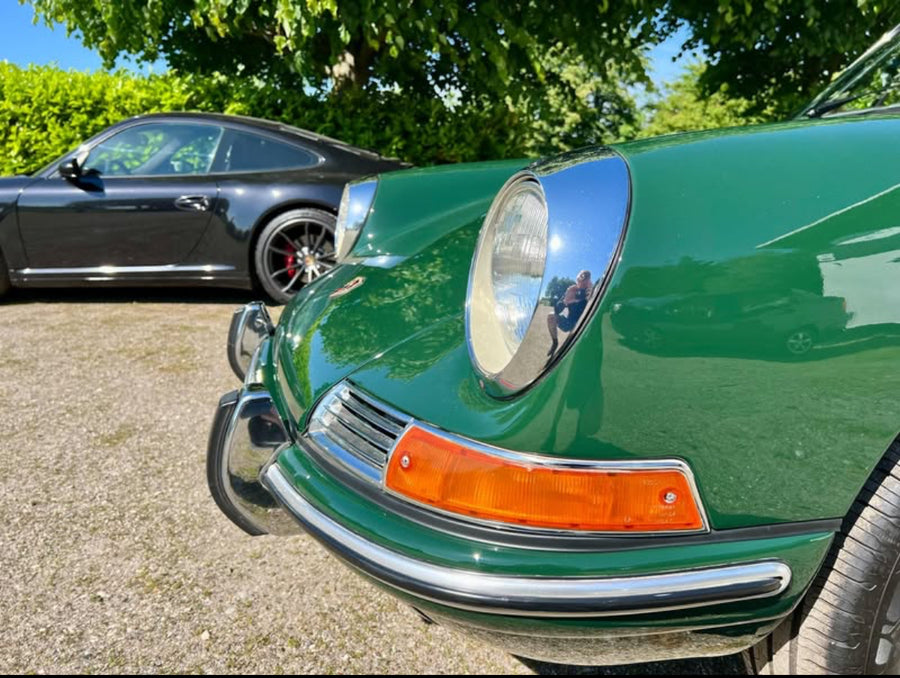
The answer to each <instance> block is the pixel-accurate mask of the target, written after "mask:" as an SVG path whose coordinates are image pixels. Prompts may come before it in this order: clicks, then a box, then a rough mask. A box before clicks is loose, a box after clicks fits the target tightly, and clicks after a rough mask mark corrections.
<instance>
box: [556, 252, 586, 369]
mask: <svg viewBox="0 0 900 678" xmlns="http://www.w3.org/2000/svg"><path fill="white" fill-rule="evenodd" d="M592 286H593V284H592V282H591V272H590V271H588V270H584V271H581V272H580V273H579V274H578V277H577V278H575V284H574V285H571V286H569V288H568V289H567V290H566V293H565V294H564V295H563V297H562V299H560V300H559V301H557V302H556V305H555V306H554V309H553V313H551V314H550V315H549V316H547V329H548V330H549V331H550V342H551V343H550V350H549V351H547V355H548V356H550V357H553V354H554V353H556V349H557V348H558V347H559V330H562V331H563V332H571V331H572V329H574V327H575V325H577V324H578V320H579V319H580V318H581V314H582V313H584V309H585V308H587V303H588V298H589V297H590V294H591V288H592Z"/></svg>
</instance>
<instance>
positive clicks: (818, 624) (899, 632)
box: [745, 441, 900, 675]
mask: <svg viewBox="0 0 900 678" xmlns="http://www.w3.org/2000/svg"><path fill="white" fill-rule="evenodd" d="M745 657H746V659H747V664H748V669H750V671H751V673H756V674H759V675H799V674H806V675H809V674H835V673H837V674H856V675H898V674H900V442H898V441H895V442H894V444H893V445H892V446H891V449H890V451H889V452H888V453H887V455H885V457H884V459H882V461H881V463H880V464H879V465H878V467H877V468H876V469H875V472H874V473H873V475H872V477H871V478H869V481H868V482H867V483H866V486H865V488H864V489H863V491H862V493H861V494H860V496H859V497H858V498H857V500H856V502H855V503H854V504H853V507H852V508H851V509H850V513H849V514H848V515H847V518H846V519H845V520H844V525H843V527H842V528H841V531H840V532H839V533H838V534H837V536H836V537H835V542H834V545H833V546H832V550H831V553H830V555H829V557H828V559H827V560H826V561H825V564H824V565H823V566H822V569H821V571H820V572H819V575H818V577H817V578H816V580H815V582H814V583H813V585H812V588H811V589H810V591H809V593H807V595H806V598H805V600H804V601H803V603H802V604H801V605H800V607H799V608H798V609H797V611H796V612H794V614H793V615H791V616H790V617H789V618H788V619H787V620H785V621H784V622H782V624H781V625H780V626H779V627H778V628H776V629H775V631H774V632H773V633H772V635H771V636H770V637H769V638H767V639H765V640H764V641H762V642H761V643H760V644H759V645H757V646H756V647H755V648H753V649H751V650H748V651H747V653H746V654H745Z"/></svg>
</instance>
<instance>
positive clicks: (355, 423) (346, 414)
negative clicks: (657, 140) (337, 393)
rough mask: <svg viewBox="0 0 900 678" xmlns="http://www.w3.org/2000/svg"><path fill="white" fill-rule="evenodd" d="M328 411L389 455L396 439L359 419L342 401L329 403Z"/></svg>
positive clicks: (336, 400) (335, 400)
mask: <svg viewBox="0 0 900 678" xmlns="http://www.w3.org/2000/svg"><path fill="white" fill-rule="evenodd" d="M328 411H329V412H331V413H332V414H333V415H334V416H335V417H337V419H338V420H339V421H340V422H341V423H343V424H345V425H348V424H349V425H351V426H352V427H353V430H354V431H356V432H359V433H362V434H363V435H364V436H365V437H366V440H368V442H370V443H371V444H372V445H374V446H375V447H377V448H379V449H380V450H381V451H382V452H384V454H387V453H388V452H389V451H390V449H391V447H393V445H394V440H396V438H394V437H392V436H389V435H386V434H384V433H383V432H381V431H379V430H378V429H377V428H375V427H374V426H372V425H370V424H369V422H367V421H366V420H364V419H363V418H362V417H357V416H356V414H354V412H353V410H352V409H351V408H350V407H348V406H347V404H346V403H344V402H342V401H341V400H338V399H334V400H332V401H331V402H330V403H328Z"/></svg>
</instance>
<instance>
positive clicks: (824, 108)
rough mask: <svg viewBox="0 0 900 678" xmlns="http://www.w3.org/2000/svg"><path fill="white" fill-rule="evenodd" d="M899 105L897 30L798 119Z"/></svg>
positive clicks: (899, 44)
mask: <svg viewBox="0 0 900 678" xmlns="http://www.w3.org/2000/svg"><path fill="white" fill-rule="evenodd" d="M898 105H900V26H897V27H896V28H894V29H893V30H891V31H889V32H887V33H886V34H885V35H884V36H883V37H882V38H881V39H880V40H878V42H876V43H875V44H874V45H872V47H870V48H869V49H868V50H867V51H866V52H865V53H864V54H863V55H862V56H861V57H860V58H859V59H857V60H856V61H854V62H853V63H852V64H851V65H850V66H849V67H848V68H847V69H846V70H845V71H844V72H843V73H841V75H840V76H839V77H838V78H837V79H836V80H835V81H834V82H833V83H832V84H831V85H829V86H828V87H827V88H826V89H825V91H823V92H822V93H821V94H820V95H819V96H817V97H816V98H815V99H813V101H812V103H810V104H809V105H808V106H807V107H806V108H805V109H803V112H802V113H801V114H800V116H801V117H810V118H818V117H823V116H827V115H837V114H849V113H860V112H863V111H873V112H874V111H878V110H881V109H884V108H889V107H893V106H898Z"/></svg>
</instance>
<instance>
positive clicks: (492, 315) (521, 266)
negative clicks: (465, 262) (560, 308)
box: [467, 173, 547, 375]
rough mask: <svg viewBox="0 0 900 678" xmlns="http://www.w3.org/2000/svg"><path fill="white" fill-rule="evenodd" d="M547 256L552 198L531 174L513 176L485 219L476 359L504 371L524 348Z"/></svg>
mask: <svg viewBox="0 0 900 678" xmlns="http://www.w3.org/2000/svg"><path fill="white" fill-rule="evenodd" d="M546 260H547V201H546V199H545V197H544V191H543V188H542V187H541V184H540V182H539V181H538V180H537V178H536V177H535V176H534V175H532V174H530V173H521V174H518V175H516V176H515V177H513V178H512V179H511V180H510V181H508V182H507V184H506V185H505V186H504V187H503V189H502V190H501V191H500V193H499V194H498V195H497V198H496V199H495V200H494V203H493V205H491V209H490V211H489V212H488V215H487V218H486V219H485V222H484V226H483V227H482V230H481V236H480V238H479V240H478V249H477V251H476V254H475V259H474V261H473V262H472V270H471V274H470V278H469V301H468V308H467V328H468V331H469V344H470V347H471V350H472V357H473V359H474V361H475V363H476V366H477V367H478V369H479V370H480V371H481V372H482V373H484V374H486V375H497V374H499V373H501V372H502V371H503V370H504V369H506V367H507V366H508V365H509V364H510V363H511V362H512V359H513V357H514V356H515V355H516V353H517V352H518V350H519V347H520V346H521V344H522V342H523V341H524V339H525V335H526V334H527V332H528V329H529V327H530V326H531V324H532V318H533V317H534V312H535V310H536V309H537V306H538V302H539V300H540V292H541V283H542V280H543V277H544V266H545V264H546Z"/></svg>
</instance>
